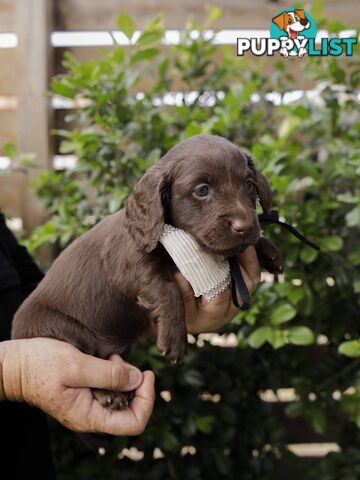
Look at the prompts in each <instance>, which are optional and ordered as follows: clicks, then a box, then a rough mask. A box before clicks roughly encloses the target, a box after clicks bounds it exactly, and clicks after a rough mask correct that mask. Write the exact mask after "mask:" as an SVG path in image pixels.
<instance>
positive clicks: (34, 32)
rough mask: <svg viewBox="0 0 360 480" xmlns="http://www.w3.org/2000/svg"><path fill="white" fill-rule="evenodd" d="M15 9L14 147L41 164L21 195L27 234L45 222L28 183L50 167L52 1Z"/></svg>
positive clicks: (35, 1)
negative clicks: (16, 77) (16, 109)
mask: <svg viewBox="0 0 360 480" xmlns="http://www.w3.org/2000/svg"><path fill="white" fill-rule="evenodd" d="M16 7H17V8H16V22H17V34H18V47H17V76H18V79H21V81H19V82H18V86H17V91H18V101H19V108H18V111H17V112H18V116H17V146H18V149H19V151H22V152H34V153H36V155H37V162H38V164H39V165H40V169H39V171H36V173H35V172H31V173H29V175H28V179H29V184H28V188H27V189H26V191H25V192H24V195H25V202H24V227H25V229H26V230H28V231H29V230H31V229H32V228H33V227H35V226H36V225H39V224H41V223H43V221H44V219H45V211H44V207H43V205H42V203H41V202H40V200H39V199H38V198H37V197H36V195H35V194H34V193H33V192H32V191H31V188H29V187H30V183H31V182H32V181H33V180H34V179H35V177H36V176H37V175H38V173H39V172H40V171H41V170H44V169H45V170H48V169H50V168H51V157H52V152H51V146H50V140H49V128H50V120H51V110H50V101H49V99H48V98H47V96H46V91H47V90H48V85H49V78H50V74H51V68H50V66H51V58H52V57H51V53H52V49H51V45H50V32H51V31H52V18H53V16H52V1H51V0H27V1H26V2H24V1H23V0H17V3H16Z"/></svg>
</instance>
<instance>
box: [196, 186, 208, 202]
mask: <svg viewBox="0 0 360 480" xmlns="http://www.w3.org/2000/svg"><path fill="white" fill-rule="evenodd" d="M193 194H194V195H196V196H197V197H201V198H203V197H206V196H207V195H208V194H209V185H206V183H203V184H201V185H198V186H197V187H196V188H195V190H194V191H193Z"/></svg>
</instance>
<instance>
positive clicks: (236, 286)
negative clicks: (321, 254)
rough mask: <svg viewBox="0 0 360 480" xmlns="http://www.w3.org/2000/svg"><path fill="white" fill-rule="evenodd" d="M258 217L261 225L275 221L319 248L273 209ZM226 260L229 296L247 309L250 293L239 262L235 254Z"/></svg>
mask: <svg viewBox="0 0 360 480" xmlns="http://www.w3.org/2000/svg"><path fill="white" fill-rule="evenodd" d="M258 219H259V222H260V225H261V226H263V225H265V224H267V223H275V224H277V225H280V226H282V227H284V228H286V229H287V230H288V231H289V232H290V233H292V234H293V235H294V236H295V237H296V238H298V239H299V240H300V241H301V242H303V243H305V244H306V245H308V246H309V247H311V248H314V249H315V250H320V247H319V246H318V245H316V244H315V243H313V242H311V241H310V240H309V239H307V238H306V237H304V235H302V234H301V233H300V232H298V231H297V230H296V228H294V227H293V226H291V225H289V224H288V223H285V222H282V221H281V220H279V214H278V213H277V212H276V211H275V210H272V211H271V212H267V213H261V214H260V215H258ZM228 262H229V265H230V276H231V297H232V301H233V304H234V305H235V307H237V308H239V309H241V310H247V309H248V308H249V307H250V295H249V291H248V289H247V286H246V283H245V280H244V277H243V275H242V273H241V269H240V266H239V262H238V260H237V258H236V257H235V256H234V257H228ZM237 292H239V295H240V297H241V299H242V301H243V304H242V306H240V304H239V302H238V299H237Z"/></svg>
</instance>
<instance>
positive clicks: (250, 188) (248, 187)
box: [245, 178, 255, 192]
mask: <svg viewBox="0 0 360 480" xmlns="http://www.w3.org/2000/svg"><path fill="white" fill-rule="evenodd" d="M254 188H255V183H254V182H253V181H252V180H251V178H247V179H246V181H245V189H246V191H247V192H252V191H253V190H254Z"/></svg>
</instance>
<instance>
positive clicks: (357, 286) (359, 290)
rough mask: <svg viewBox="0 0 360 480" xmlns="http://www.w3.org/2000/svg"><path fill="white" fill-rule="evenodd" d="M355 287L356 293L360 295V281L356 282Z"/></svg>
mask: <svg viewBox="0 0 360 480" xmlns="http://www.w3.org/2000/svg"><path fill="white" fill-rule="evenodd" d="M353 286H354V292H355V293H360V280H355V282H354V285H353Z"/></svg>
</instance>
